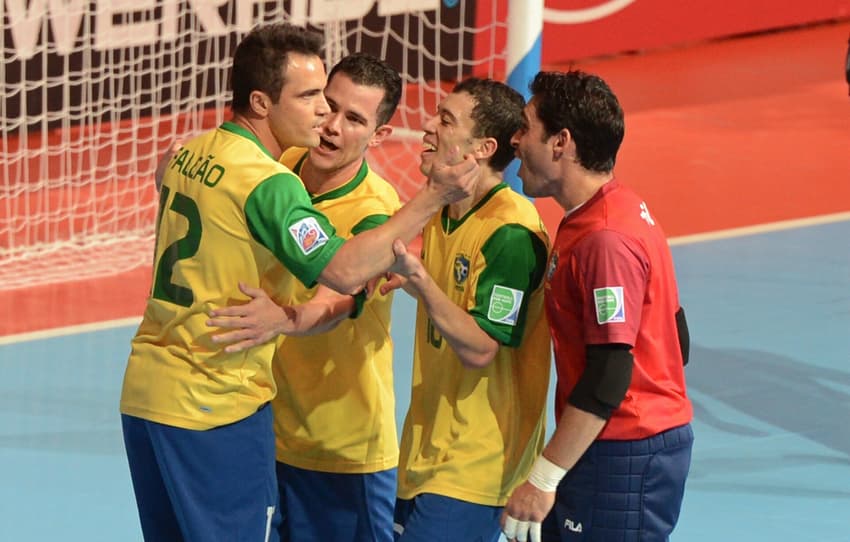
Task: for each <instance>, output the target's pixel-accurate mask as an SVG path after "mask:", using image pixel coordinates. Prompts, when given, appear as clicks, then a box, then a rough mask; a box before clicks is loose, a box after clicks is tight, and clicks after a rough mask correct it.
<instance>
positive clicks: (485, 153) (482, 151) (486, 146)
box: [472, 137, 499, 160]
mask: <svg viewBox="0 0 850 542" xmlns="http://www.w3.org/2000/svg"><path fill="white" fill-rule="evenodd" d="M498 148H499V144H498V143H497V142H496V140H495V139H494V138H492V137H486V138H484V139H482V140H481V141H479V142H478V144H476V145H475V149H474V150H473V151H472V156H474V157H475V159H476V160H487V159H488V158H490V157H491V156H493V155H494V154H496V149H498Z"/></svg>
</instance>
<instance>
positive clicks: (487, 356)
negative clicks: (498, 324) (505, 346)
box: [458, 341, 499, 369]
mask: <svg viewBox="0 0 850 542" xmlns="http://www.w3.org/2000/svg"><path fill="white" fill-rule="evenodd" d="M498 352H499V343H497V342H496V341H489V342H488V343H487V345H486V347H485V348H483V349H476V350H473V349H469V350H468V351H465V352H463V353H459V354H458V359H460V362H461V363H462V364H463V366H464V367H466V368H467V369H483V368H484V367H487V366H488V365H490V364H491V363H493V360H494V359H496V354H497V353H498Z"/></svg>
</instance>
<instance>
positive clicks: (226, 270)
mask: <svg viewBox="0 0 850 542" xmlns="http://www.w3.org/2000/svg"><path fill="white" fill-rule="evenodd" d="M157 220H158V222H157V234H156V247H155V254H154V265H153V284H152V287H151V294H150V297H149V298H148V301H147V306H146V309H145V314H144V317H143V320H142V323H141V325H140V326H139V329H138V332H137V333H136V336H135V337H134V338H133V340H132V345H131V353H130V357H129V360H128V362H127V369H126V372H125V375H124V385H123V389H122V392H121V412H122V413H124V414H128V415H131V416H136V417H139V418H144V419H147V420H151V421H154V422H158V423H163V424H167V425H172V426H176V427H182V428H186V429H197V430H202V429H209V428H213V427H218V426H221V425H225V424H229V423H232V422H235V421H238V420H241V419H243V418H245V417H247V416H249V415H251V414H253V413H254V412H256V411H257V409H258V408H260V407H261V406H262V405H263V404H265V403H267V402H269V401H270V400H271V398H272V397H273V396H274V395H275V384H274V379H273V376H272V367H271V364H272V356H273V354H274V348H275V345H274V343H268V344H264V345H261V346H257V347H255V348H251V349H249V350H247V351H244V352H239V353H235V354H228V353H225V352H224V350H223V347H222V346H220V345H217V344H215V343H213V342H212V340H211V337H212V335H213V334H214V333H215V331H216V330H215V329H211V328H209V327H208V326H207V325H206V321H207V318H208V316H207V314H208V312H209V311H210V310H212V309H215V308H218V307H224V306H227V305H232V304H233V303H234V302H239V301H241V300H247V298H246V296H245V295H244V294H242V293H241V292H240V291H239V289H238V284H239V282H240V281H241V282H244V283H246V284H248V285H251V286H255V287H257V286H260V285H261V284H262V282H263V279H264V277H266V276H267V275H269V274H271V273H276V272H278V270H280V269H283V268H284V266H285V267H286V269H288V271H289V272H290V273H291V274H289V275H288V276H289V280H291V281H295V277H297V279H298V280H300V281H301V282H303V283H305V284H308V285H313V284H314V283H315V281H316V278H317V277H318V276H319V274H320V273H321V271H322V269H324V267H325V266H326V265H327V263H328V262H329V261H330V260H331V258H332V257H333V255H334V254H335V253H336V251H337V250H338V249H339V247H340V246H341V245H342V243H343V239H342V238H340V237H338V236H337V235H336V234H335V230H334V228H333V226H331V224H330V222H328V220H327V218H325V217H324V215H322V214H321V213H320V212H318V211H316V210H315V209H314V208H313V207H312V205H311V203H310V197H309V195H308V194H307V191H306V190H305V189H304V186H303V185H302V184H301V182H300V180H299V179H298V178H297V177H296V176H295V174H293V173H292V171H290V170H289V169H288V168H286V167H285V166H283V165H282V164H280V163H279V162H278V161H277V159H276V157H273V156H271V155H270V154H269V153H268V151H267V150H266V149H265V148H264V147H263V146H262V144H261V143H260V142H259V141H258V140H257V139H256V137H255V136H254V135H253V134H251V133H250V132H249V131H247V130H245V129H244V128H242V127H240V126H238V125H236V124H234V123H230V122H226V123H224V124H222V125H221V126H220V127H219V128H217V129H215V130H211V131H209V132H207V133H205V134H202V135H201V136H199V137H197V138H195V139H192V140H190V141H188V142H187V143H186V144H185V145H184V146H183V148H182V149H181V150H180V151H179V152H178V153H177V154H176V155H175V156H174V157H173V158H172V159H171V161H170V162H169V164H168V169H167V171H166V173H165V175H164V177H163V183H162V188H161V192H160V202H159V213H158V218H157Z"/></svg>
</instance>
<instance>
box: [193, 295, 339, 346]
mask: <svg viewBox="0 0 850 542" xmlns="http://www.w3.org/2000/svg"><path fill="white" fill-rule="evenodd" d="M239 289H240V290H241V291H242V293H244V294H245V295H247V296H248V297H250V298H251V300H250V301H249V302H248V303H245V304H243V305H233V306H229V307H223V308H220V309H216V310H214V311H212V312H210V319H209V320H207V325H208V326H210V327H217V328H221V329H224V330H229V331H225V332H223V333H219V334H216V335H214V336H213V342H216V343H219V344H226V345H227V346H226V347H225V351H226V352H241V351H242V350H246V349H248V348H252V347H254V346H257V345H259V344H263V343H265V342H268V341H270V340H272V339H274V338H275V337H277V336H278V335H293V336H300V335H316V334H319V333H324V332H326V331H330V330H331V329H333V328H335V327H336V326H337V325H339V323H340V322H342V321H343V320H345V319H346V318H348V316H349V315H351V313H352V311H353V310H354V299H353V298H352V297H351V296H349V295H342V294H338V293H336V292H334V291H333V290H330V289H328V288H325V287H322V286H319V288H318V289H317V290H316V295H315V296H313V298H312V299H311V300H310V301H308V302H306V303H302V304H300V305H284V306H280V305H277V304H275V302H274V301H272V299H271V298H270V297H269V296H268V294H266V292H265V291H264V290H262V289H260V288H251V287H250V286H247V285H245V284H241V283H240V284H239Z"/></svg>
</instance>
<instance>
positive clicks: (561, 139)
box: [552, 128, 573, 158]
mask: <svg viewBox="0 0 850 542" xmlns="http://www.w3.org/2000/svg"><path fill="white" fill-rule="evenodd" d="M572 142H573V138H572V135H571V134H570V131H569V130H567V129H566V128H562V129H561V130H560V131H559V132H558V133H557V134H554V135H553V136H552V155H553V156H554V157H555V158H560V157H561V156H563V155H564V153H566V152H567V150H568V147H569V146H570V145H571V144H572Z"/></svg>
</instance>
